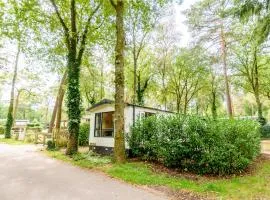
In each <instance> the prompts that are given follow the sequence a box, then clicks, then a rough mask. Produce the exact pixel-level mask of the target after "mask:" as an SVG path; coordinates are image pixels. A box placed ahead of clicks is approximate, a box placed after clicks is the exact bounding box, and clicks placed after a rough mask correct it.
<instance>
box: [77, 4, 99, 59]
mask: <svg viewBox="0 0 270 200" xmlns="http://www.w3.org/2000/svg"><path fill="white" fill-rule="evenodd" d="M100 6H101V3H99V4H98V6H97V7H96V8H95V9H94V11H93V12H92V13H91V15H90V16H89V17H88V19H87V22H86V24H85V28H84V31H83V34H82V39H81V43H80V50H79V54H78V58H77V59H78V61H79V62H81V59H82V56H83V52H84V49H85V43H86V38H87V33H88V30H89V26H90V22H91V19H92V18H93V16H94V15H95V14H96V12H97V11H98V10H99V8H100ZM99 27H100V26H99ZM99 27H98V28H99Z"/></svg>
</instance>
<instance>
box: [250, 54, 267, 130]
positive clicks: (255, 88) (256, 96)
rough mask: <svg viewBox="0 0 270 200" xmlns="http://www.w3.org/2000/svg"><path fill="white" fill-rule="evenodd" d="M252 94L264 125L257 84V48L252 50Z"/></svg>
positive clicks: (259, 117)
mask: <svg viewBox="0 0 270 200" xmlns="http://www.w3.org/2000/svg"><path fill="white" fill-rule="evenodd" d="M253 65H254V81H255V83H254V96H255V99H256V104H257V109H258V119H259V121H260V123H262V125H264V123H265V122H264V118H263V114H262V103H261V99H260V88H259V87H260V85H259V71H258V63H257V49H255V51H254V63H253Z"/></svg>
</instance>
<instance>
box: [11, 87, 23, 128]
mask: <svg viewBox="0 0 270 200" xmlns="http://www.w3.org/2000/svg"><path fill="white" fill-rule="evenodd" d="M21 92H22V90H19V91H18V94H17V97H16V101H15V105H14V111H13V119H14V120H13V124H12V126H14V122H15V121H16V116H17V110H18V105H19V101H20V95H21Z"/></svg>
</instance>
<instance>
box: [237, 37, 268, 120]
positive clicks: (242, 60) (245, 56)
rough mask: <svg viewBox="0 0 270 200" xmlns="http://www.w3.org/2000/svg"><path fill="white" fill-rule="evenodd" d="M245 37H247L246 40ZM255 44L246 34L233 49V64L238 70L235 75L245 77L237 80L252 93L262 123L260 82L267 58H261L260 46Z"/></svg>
mask: <svg viewBox="0 0 270 200" xmlns="http://www.w3.org/2000/svg"><path fill="white" fill-rule="evenodd" d="M241 37H242V36H241ZM246 38H249V39H248V40H247V39H246ZM257 44H258V43H256V42H254V40H252V39H250V37H248V35H246V37H245V39H243V40H242V41H241V40H240V42H238V43H237V49H235V50H234V54H235V57H236V59H235V60H236V63H235V66H236V70H237V72H238V74H237V75H238V76H240V77H244V79H245V81H243V80H241V79H240V80H238V82H240V83H241V85H242V87H243V88H244V89H245V90H246V91H248V92H251V93H252V94H253V95H254V97H255V100H256V104H257V111H258V119H259V121H260V122H262V123H263V122H264V121H265V119H264V117H263V113H262V103H261V95H262V93H263V92H262V89H261V84H262V79H263V76H262V75H263V74H264V73H265V71H266V70H265V66H266V64H267V62H268V60H265V59H262V55H261V53H262V52H261V47H260V45H257Z"/></svg>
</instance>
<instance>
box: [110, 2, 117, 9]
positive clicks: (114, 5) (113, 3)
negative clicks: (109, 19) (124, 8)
mask: <svg viewBox="0 0 270 200" xmlns="http://www.w3.org/2000/svg"><path fill="white" fill-rule="evenodd" d="M110 2H111V5H112V6H113V7H114V9H115V8H116V3H115V2H114V0H110Z"/></svg>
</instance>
